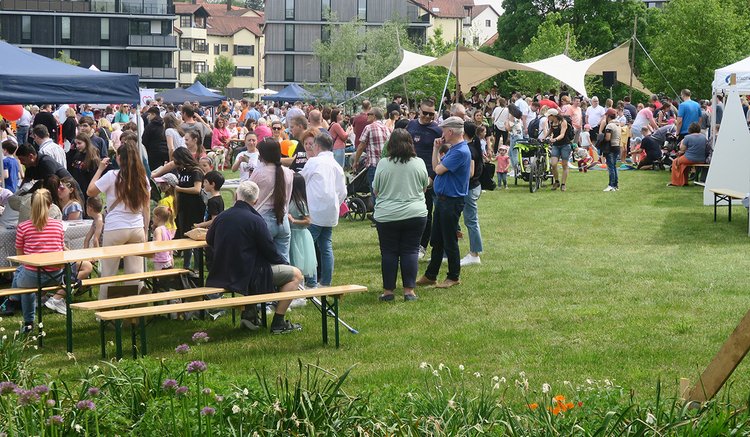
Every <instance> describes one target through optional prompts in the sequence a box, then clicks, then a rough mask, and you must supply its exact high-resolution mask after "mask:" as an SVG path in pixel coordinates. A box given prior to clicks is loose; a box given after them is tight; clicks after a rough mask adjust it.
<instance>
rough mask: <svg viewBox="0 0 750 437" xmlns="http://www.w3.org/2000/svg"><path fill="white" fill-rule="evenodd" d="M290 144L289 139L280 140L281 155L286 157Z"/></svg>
mask: <svg viewBox="0 0 750 437" xmlns="http://www.w3.org/2000/svg"><path fill="white" fill-rule="evenodd" d="M291 146H292V142H291V141H290V140H284V141H282V142H281V154H282V155H283V156H286V157H288V156H289V147H291Z"/></svg>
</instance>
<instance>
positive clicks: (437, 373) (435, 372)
mask: <svg viewBox="0 0 750 437" xmlns="http://www.w3.org/2000/svg"><path fill="white" fill-rule="evenodd" d="M432 374H433V375H434V376H440V372H438V371H437V370H433V371H432Z"/></svg>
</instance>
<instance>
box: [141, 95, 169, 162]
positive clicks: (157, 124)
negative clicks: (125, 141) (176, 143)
mask: <svg viewBox="0 0 750 437" xmlns="http://www.w3.org/2000/svg"><path fill="white" fill-rule="evenodd" d="M146 117H147V118H148V124H147V125H146V127H145V128H144V129H143V137H141V140H142V142H143V147H145V148H146V154H147V155H148V162H149V166H151V168H156V167H159V166H162V165H164V163H166V162H169V148H168V147H167V136H166V134H165V130H164V121H163V120H162V118H161V116H159V108H158V107H157V106H152V107H150V108H149V109H148V111H146Z"/></svg>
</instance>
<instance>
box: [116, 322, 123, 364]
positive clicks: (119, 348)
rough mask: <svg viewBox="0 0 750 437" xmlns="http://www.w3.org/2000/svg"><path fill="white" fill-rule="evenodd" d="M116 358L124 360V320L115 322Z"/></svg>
mask: <svg viewBox="0 0 750 437" xmlns="http://www.w3.org/2000/svg"><path fill="white" fill-rule="evenodd" d="M115 358H117V360H118V361H119V360H121V359H122V320H115Z"/></svg>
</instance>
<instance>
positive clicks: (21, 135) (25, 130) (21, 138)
mask: <svg viewBox="0 0 750 437" xmlns="http://www.w3.org/2000/svg"><path fill="white" fill-rule="evenodd" d="M28 135H29V126H17V129H16V139H17V140H18V145H19V146H20V145H21V144H24V143H26V137H28Z"/></svg>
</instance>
